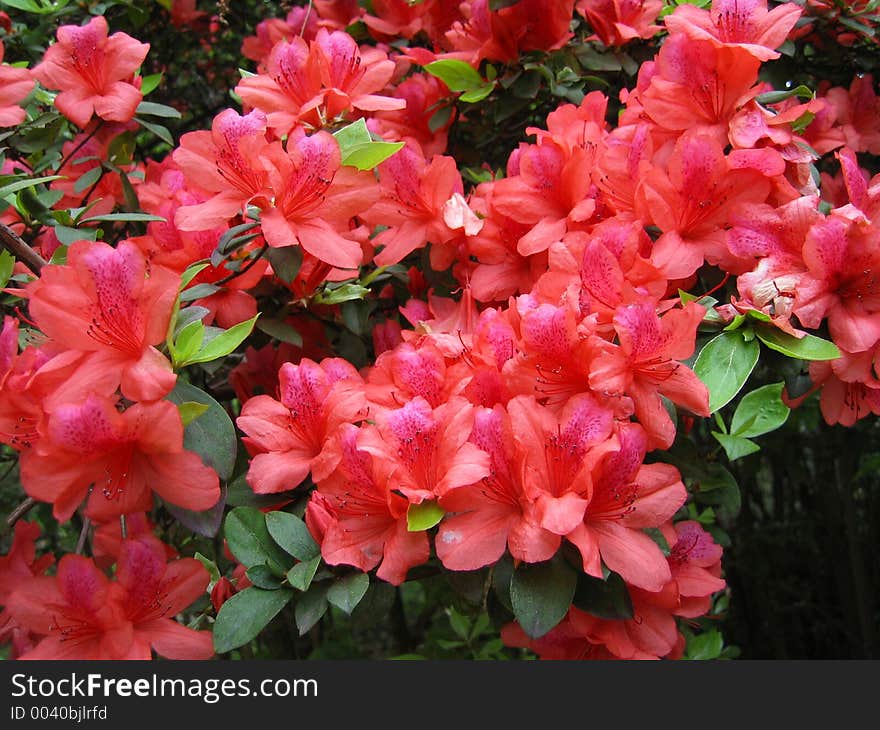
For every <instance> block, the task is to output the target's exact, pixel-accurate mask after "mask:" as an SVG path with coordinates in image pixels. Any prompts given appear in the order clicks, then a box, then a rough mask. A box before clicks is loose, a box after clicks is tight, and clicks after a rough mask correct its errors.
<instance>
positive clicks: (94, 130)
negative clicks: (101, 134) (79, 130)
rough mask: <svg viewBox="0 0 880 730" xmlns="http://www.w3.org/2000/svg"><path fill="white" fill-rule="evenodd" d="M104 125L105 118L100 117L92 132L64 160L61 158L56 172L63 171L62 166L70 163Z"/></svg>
mask: <svg viewBox="0 0 880 730" xmlns="http://www.w3.org/2000/svg"><path fill="white" fill-rule="evenodd" d="M103 126H104V120H103V119H99V120H98V123H97V124H96V125H95V128H94V129H93V130H92V131H91V132H89V133H88V134H87V135H86V136H85V137H84V138H83V139H82V141H81V142H80V143H79V144H78V145H77V146H76V147H74V148H73V149H72V150H71V151H70V152H69V153H68V155H67V157H65V158H64V159H63V160H61V164H60V165H58V169H57V170H56V171H55V172H56V173H57V172H61V169H62V168H63V167H64V166H65V165H66V164H67V163H68V162H70V160H71V159H73V156H74V155H75V154H76V153H77V152H79V151H80V150H81V149H82V148H83V147H85V145H86V144H87V143H88V141H89V140H90V139H91V138H92V137H94V136H95V135H96V134H97V133H98V131H99V130H100V129H101V127H103Z"/></svg>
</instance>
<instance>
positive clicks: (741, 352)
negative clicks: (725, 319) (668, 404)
mask: <svg viewBox="0 0 880 730" xmlns="http://www.w3.org/2000/svg"><path fill="white" fill-rule="evenodd" d="M760 350H761V348H760V347H759V346H758V343H757V342H756V341H755V340H749V341H747V340H746V339H745V338H744V337H743V335H742V333H741V331H739V330H737V331H735V332H722V333H721V334H720V335H718V336H717V337H715V338H713V339H711V340H709V342H707V343H706V345H705V347H703V349H702V350H701V351H700V354H699V355H698V356H697V359H696V361H695V362H694V372H695V373H696V374H697V377H698V378H699V379H700V380H702V381H703V383H704V384H705V386H706V387H707V388H708V389H709V412H710V413H714V412H715V411H717V410H718V409H719V408H721V407H723V406H725V405H726V404H727V403H729V402H730V401H731V399H732V398H733V397H734V396H735V395H736V394H737V393H739V391H740V390H741V389H742V387H743V385H745V383H746V380H748V378H749V375H751V373H752V370H753V369H754V367H755V364H756V363H757V362H758V354H759V353H760Z"/></svg>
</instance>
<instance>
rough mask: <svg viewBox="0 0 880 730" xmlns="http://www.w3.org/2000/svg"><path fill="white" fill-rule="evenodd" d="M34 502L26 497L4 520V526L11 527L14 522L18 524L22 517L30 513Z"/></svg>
mask: <svg viewBox="0 0 880 730" xmlns="http://www.w3.org/2000/svg"><path fill="white" fill-rule="evenodd" d="M36 503H37V502H36V500H35V499H33V498H32V497H28V498H27V499H26V500H24V501H23V502H22V503H21V504H20V505H18V507H16V508H15V509H14V510H12V512H10V513H9V517H7V518H6V526H7V527H13V526H14V525H15V523H16V522H18V521H19V520H20V519H21V518H22V517H24V516H25V515H26V514H27V513H28V512H30V511H31V509H32V508H33V506H34V505H35V504H36Z"/></svg>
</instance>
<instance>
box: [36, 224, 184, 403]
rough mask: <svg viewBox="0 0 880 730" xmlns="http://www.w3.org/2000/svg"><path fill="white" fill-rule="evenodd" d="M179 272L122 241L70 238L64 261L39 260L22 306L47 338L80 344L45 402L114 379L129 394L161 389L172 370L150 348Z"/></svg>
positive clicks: (147, 395)
mask: <svg viewBox="0 0 880 730" xmlns="http://www.w3.org/2000/svg"><path fill="white" fill-rule="evenodd" d="M178 283H179V277H178V276H177V275H176V274H174V273H173V272H171V271H169V270H168V269H164V268H162V267H161V266H152V267H150V269H149V275H148V272H147V264H146V261H145V260H144V256H143V254H142V253H141V251H140V249H138V247H137V246H136V245H135V244H133V243H132V242H130V241H122V242H120V243H119V245H118V246H117V247H116V248H112V247H111V246H109V245H108V244H106V243H102V242H93V241H76V242H75V243H74V244H73V245H71V247H70V249H69V251H68V256H67V263H66V264H63V265H51V266H46V267H45V268H44V269H43V271H42V272H41V277H40V278H39V279H37V280H36V281H34V282H32V283H31V284H29V285H28V287H27V288H26V289H25V292H24V294H25V296H26V297H27V298H28V300H29V309H30V314H31V316H32V317H33V318H34V321H35V322H36V324H37V325H38V326H39V328H40V329H41V330H42V331H43V332H44V333H45V334H46V335H48V336H49V337H51V338H52V340H54V341H55V342H57V343H59V344H61V345H63V346H65V347H67V348H70V350H71V351H72V352H77V351H78V352H80V353H81V355H82V357H81V360H80V365H79V367H78V368H77V371H76V374H75V376H73V377H72V378H71V379H70V381H69V382H68V383H66V384H65V385H64V387H63V388H62V389H60V390H59V391H58V392H56V393H55V394H54V397H53V402H56V403H57V402H61V401H64V400H68V401H73V400H76V399H77V398H78V397H79V396H82V395H84V394H86V393H88V392H89V391H90V390H95V391H99V392H101V393H103V394H105V395H110V394H112V393H114V392H115V390H116V387H117V386H119V387H121V389H122V394H123V395H124V396H125V397H127V398H130V399H132V400H138V401H149V400H156V399H158V398H161V397H163V396H164V395H165V394H166V393H168V392H169V391H170V390H171V389H172V388H173V387H174V383H175V381H176V375H175V374H174V373H173V372H172V370H171V364H170V363H169V362H168V359H167V358H166V357H165V356H164V355H163V354H162V353H160V352H159V351H158V350H157V349H156V347H155V346H156V345H158V344H159V343H161V342H164V340H165V336H166V334H167V330H168V321H169V319H170V317H171V310H172V307H173V305H174V300H175V298H176V297H177V288H178ZM65 357H68V359H69V356H68V355H65Z"/></svg>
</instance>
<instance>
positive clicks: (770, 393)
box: [730, 383, 791, 438]
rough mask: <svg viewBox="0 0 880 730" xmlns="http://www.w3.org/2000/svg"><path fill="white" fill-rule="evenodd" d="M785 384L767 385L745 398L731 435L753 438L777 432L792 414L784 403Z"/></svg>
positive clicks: (733, 424)
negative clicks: (783, 389) (783, 390)
mask: <svg viewBox="0 0 880 730" xmlns="http://www.w3.org/2000/svg"><path fill="white" fill-rule="evenodd" d="M783 385H784V383H772V384H770V385H765V386H763V387H761V388H758V389H757V390H753V391H752V392H751V393H749V394H747V395H745V396H743V399H742V400H741V401H740V402H739V405H738V406H737V407H736V412H735V413H734V414H733V420H732V421H731V423H730V433H731V434H733V435H735V436H744V437H746V438H752V437H754V436H761V435H763V434H765V433H770V431H775V430H776V429H777V428H779V427H780V426H781V425H782V424H783V423H785V422H786V420H788V414H789V413H790V412H791V411H790V409H789V407H788V406H787V405H785V403H783V402H782V388H783Z"/></svg>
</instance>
